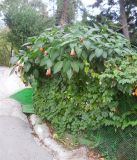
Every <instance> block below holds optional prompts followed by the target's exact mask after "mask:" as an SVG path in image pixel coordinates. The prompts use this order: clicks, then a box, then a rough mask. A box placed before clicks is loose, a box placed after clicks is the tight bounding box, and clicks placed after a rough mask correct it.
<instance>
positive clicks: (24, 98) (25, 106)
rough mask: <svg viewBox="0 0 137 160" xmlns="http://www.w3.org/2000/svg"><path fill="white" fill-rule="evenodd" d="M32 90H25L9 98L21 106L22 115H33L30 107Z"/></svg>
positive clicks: (31, 106)
mask: <svg viewBox="0 0 137 160" xmlns="http://www.w3.org/2000/svg"><path fill="white" fill-rule="evenodd" d="M32 95H33V90H32V88H25V89H23V90H21V91H19V92H17V93H15V94H13V95H11V96H10V98H12V99H15V100H16V101H18V102H19V103H21V104H22V110H23V112H24V113H34V111H33V105H32Z"/></svg>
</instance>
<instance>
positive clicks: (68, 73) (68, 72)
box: [67, 69, 73, 79]
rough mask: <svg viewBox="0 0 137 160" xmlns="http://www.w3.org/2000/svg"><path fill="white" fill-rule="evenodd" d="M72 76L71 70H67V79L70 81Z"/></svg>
mask: <svg viewBox="0 0 137 160" xmlns="http://www.w3.org/2000/svg"><path fill="white" fill-rule="evenodd" d="M72 75H73V72H72V69H69V70H68V71H67V76H68V78H69V79H71V77H72Z"/></svg>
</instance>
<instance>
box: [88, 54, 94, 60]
mask: <svg viewBox="0 0 137 160" xmlns="http://www.w3.org/2000/svg"><path fill="white" fill-rule="evenodd" d="M94 57H95V55H94V54H93V53H91V55H90V56H89V61H92V60H93V58H94Z"/></svg>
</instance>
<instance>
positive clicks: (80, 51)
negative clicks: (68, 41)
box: [75, 46, 82, 57]
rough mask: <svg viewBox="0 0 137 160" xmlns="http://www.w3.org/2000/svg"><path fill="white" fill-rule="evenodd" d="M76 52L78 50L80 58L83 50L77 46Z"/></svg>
mask: <svg viewBox="0 0 137 160" xmlns="http://www.w3.org/2000/svg"><path fill="white" fill-rule="evenodd" d="M75 50H76V53H77V55H78V57H80V56H81V53H82V48H80V47H78V46H77V47H75Z"/></svg>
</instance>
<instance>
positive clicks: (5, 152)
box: [0, 67, 53, 160]
mask: <svg viewBox="0 0 137 160" xmlns="http://www.w3.org/2000/svg"><path fill="white" fill-rule="evenodd" d="M9 73H10V69H9V68H6V67H0V160H53V155H52V154H51V153H50V152H49V150H46V149H45V148H43V147H41V146H39V145H38V144H37V143H36V142H35V140H34V139H33V136H32V134H31V129H30V127H29V124H28V122H27V119H26V117H25V115H24V114H22V112H21V106H20V104H18V103H17V102H16V101H14V100H11V99H8V96H9V95H11V94H13V93H15V92H16V91H18V90H20V89H22V88H24V85H23V83H22V82H21V81H20V79H19V78H18V77H17V76H16V75H15V74H14V75H12V76H9Z"/></svg>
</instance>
